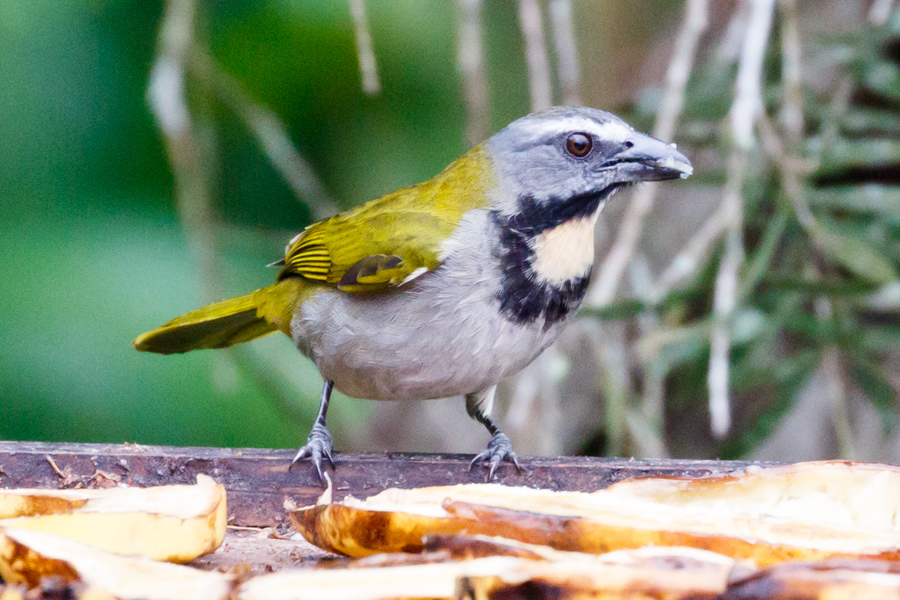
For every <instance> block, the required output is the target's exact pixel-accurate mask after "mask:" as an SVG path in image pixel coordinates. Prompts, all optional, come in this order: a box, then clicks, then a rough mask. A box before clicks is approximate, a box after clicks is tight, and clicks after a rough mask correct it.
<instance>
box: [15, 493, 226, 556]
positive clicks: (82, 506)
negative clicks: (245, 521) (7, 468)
mask: <svg viewBox="0 0 900 600" xmlns="http://www.w3.org/2000/svg"><path fill="white" fill-rule="evenodd" d="M0 515H2V516H4V517H5V518H4V519H2V520H0V528H14V529H18V530H25V529H27V530H32V531H43V532H47V533H52V534H54V535H58V536H62V537H66V538H70V539H74V540H78V541H81V542H84V543H85V544H89V545H91V546H94V547H97V548H100V549H102V550H107V551H109V552H115V553H117V554H140V555H144V556H147V557H150V558H153V559H155V560H166V561H171V562H187V561H189V560H193V559H194V558H196V557H198V556H200V555H201V554H206V553H209V552H213V551H214V550H215V549H216V548H218V547H219V545H220V544H221V543H222V540H223V539H224V537H225V526H226V521H227V507H226V502H225V488H224V487H223V486H222V485H219V484H217V483H216V482H215V481H213V480H212V478H210V477H207V476H205V475H200V476H198V477H197V484H196V485H167V486H160V487H153V488H111V489H104V490H34V489H29V490H25V489H23V490H2V491H0Z"/></svg>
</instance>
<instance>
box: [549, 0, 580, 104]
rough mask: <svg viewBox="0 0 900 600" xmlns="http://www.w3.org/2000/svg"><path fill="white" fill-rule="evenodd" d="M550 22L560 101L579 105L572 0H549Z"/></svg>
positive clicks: (576, 51)
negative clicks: (560, 92)
mask: <svg viewBox="0 0 900 600" xmlns="http://www.w3.org/2000/svg"><path fill="white" fill-rule="evenodd" d="M550 24H551V25H552V27H553V29H552V31H553V42H554V44H555V46H556V58H557V60H558V61H559V83H560V87H561V88H562V103H563V104H565V105H568V106H579V105H581V69H580V67H579V66H578V50H577V48H576V46H575V24H574V23H573V21H572V0H550Z"/></svg>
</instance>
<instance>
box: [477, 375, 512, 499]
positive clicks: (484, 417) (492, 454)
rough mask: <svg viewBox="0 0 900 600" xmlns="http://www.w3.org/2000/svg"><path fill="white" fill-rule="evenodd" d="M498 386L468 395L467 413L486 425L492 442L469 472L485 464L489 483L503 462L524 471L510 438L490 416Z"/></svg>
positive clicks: (480, 454) (479, 455) (478, 456)
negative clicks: (506, 461) (505, 461)
mask: <svg viewBox="0 0 900 600" xmlns="http://www.w3.org/2000/svg"><path fill="white" fill-rule="evenodd" d="M496 389H497V387H496V386H493V387H491V388H489V389H488V390H485V391H482V392H476V393H474V394H466V412H467V413H469V416H470V417H472V418H473V419H475V420H476V421H478V422H479V423H481V424H482V425H484V426H485V427H486V428H487V430H488V433H490V434H491V440H490V441H489V442H488V445H487V448H486V449H485V450H482V451H481V452H480V453H479V454H478V455H477V456H476V457H475V458H473V459H472V462H471V463H469V471H471V470H472V467H474V466H475V465H476V464H479V463H481V464H483V465H484V466H485V467H486V468H488V469H490V470H489V471H488V481H490V480H491V479H493V477H494V473H495V472H496V471H497V467H498V466H499V465H500V462H501V461H504V460H508V461H509V462H511V463H513V464H514V465H515V466H516V470H517V471H519V472H521V471H522V470H523V469H522V467H521V466H519V457H518V456H516V453H515V452H513V449H512V443H511V442H510V441H509V437H508V436H507V435H506V434H505V433H503V432H502V431H500V429H499V428H498V427H497V425H496V424H494V422H493V421H492V420H491V418H490V417H489V416H488V413H489V412H490V410H491V406H492V405H493V403H494V391H495V390H496Z"/></svg>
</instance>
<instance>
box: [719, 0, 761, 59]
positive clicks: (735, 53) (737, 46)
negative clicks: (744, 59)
mask: <svg viewBox="0 0 900 600" xmlns="http://www.w3.org/2000/svg"><path fill="white" fill-rule="evenodd" d="M751 2H752V0H739V1H738V4H737V6H736V7H735V8H734V11H732V13H731V19H730V20H729V21H728V26H727V27H725V31H724V32H723V33H722V37H721V38H720V39H719V45H718V48H717V50H716V58H718V59H719V61H720V62H723V63H726V64H730V63H733V62H735V61H736V60H737V59H738V57H740V55H741V46H742V45H743V43H744V36H745V35H746V34H747V19H749V18H750V5H751Z"/></svg>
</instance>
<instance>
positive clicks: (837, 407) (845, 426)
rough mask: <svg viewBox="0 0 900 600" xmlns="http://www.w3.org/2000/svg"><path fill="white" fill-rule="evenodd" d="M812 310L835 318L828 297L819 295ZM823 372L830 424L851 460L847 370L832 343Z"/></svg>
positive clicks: (824, 356) (821, 316)
mask: <svg viewBox="0 0 900 600" xmlns="http://www.w3.org/2000/svg"><path fill="white" fill-rule="evenodd" d="M815 309H816V316H817V317H818V318H819V319H820V320H822V321H831V320H832V319H833V318H834V314H833V313H834V311H833V308H832V304H831V300H829V299H828V298H818V299H817V300H816V302H815ZM822 374H823V375H824V377H825V380H826V382H827V386H828V387H827V389H828V400H829V401H830V404H831V411H832V412H831V423H832V426H833V427H834V433H835V437H836V438H837V444H838V453H839V456H840V458H843V459H847V460H853V459H854V458H855V454H856V451H855V447H854V446H855V445H854V443H853V428H852V426H851V425H850V407H849V406H848V405H847V369H846V367H845V365H844V361H843V358H842V357H841V350H840V348H838V346H837V345H835V344H830V345H829V346H828V347H827V348H826V349H825V351H824V352H823V353H822Z"/></svg>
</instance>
